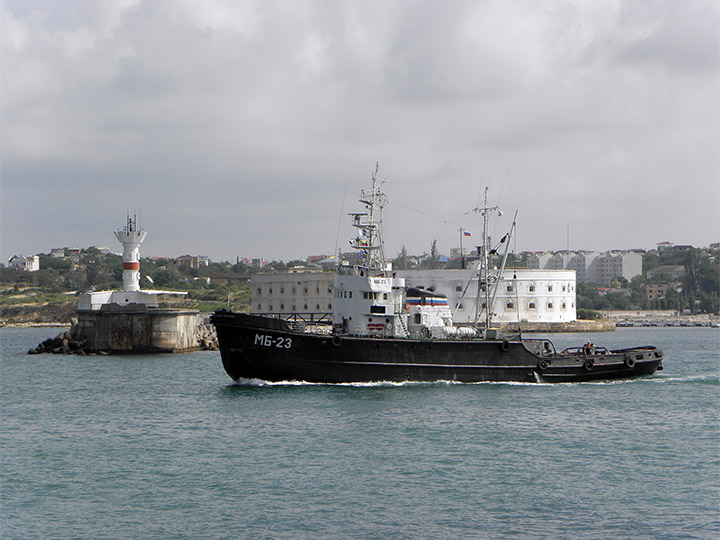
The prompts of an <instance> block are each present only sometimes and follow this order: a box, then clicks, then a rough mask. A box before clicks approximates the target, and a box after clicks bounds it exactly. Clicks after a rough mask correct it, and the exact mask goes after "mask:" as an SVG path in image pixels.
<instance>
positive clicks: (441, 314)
mask: <svg viewBox="0 0 720 540" xmlns="http://www.w3.org/2000/svg"><path fill="white" fill-rule="evenodd" d="M381 186H382V184H380V185H378V181H377V168H376V170H375V174H373V175H372V185H371V188H370V189H363V190H361V192H360V198H359V201H360V203H362V204H363V205H364V206H365V211H364V212H359V213H352V214H350V216H351V218H352V224H353V226H354V227H355V228H356V229H357V236H356V238H355V239H354V240H352V241H351V245H352V247H353V248H355V249H357V250H359V251H360V254H361V261H362V263H361V264H357V265H349V264H342V265H339V266H338V268H337V274H336V278H335V294H334V301H333V325H332V333H331V334H328V333H317V332H301V331H294V330H292V329H291V328H290V326H289V325H288V323H287V322H286V321H284V320H282V319H278V318H272V317H265V316H258V315H248V314H245V313H236V312H232V311H227V310H220V311H216V312H215V313H214V314H213V315H212V317H211V319H210V321H211V323H212V324H213V325H214V326H215V328H216V330H217V337H218V343H219V348H220V354H221V357H222V362H223V366H224V367H225V371H226V372H227V373H228V375H230V377H232V379H234V380H235V381H239V380H241V379H260V380H264V381H269V382H282V381H305V382H311V383H354V382H385V381H387V382H405V381H418V382H432V381H458V382H467V383H472V382H482V381H497V382H529V383H531V382H537V383H550V382H582V381H594V380H602V379H621V378H629V377H637V376H641V375H650V374H652V373H654V372H655V371H656V370H661V369H662V359H663V353H662V351H660V350H659V349H657V348H656V347H653V346H645V347H632V348H627V349H617V350H608V349H605V348H599V347H598V348H596V347H575V348H570V349H565V350H563V351H557V350H556V349H555V347H554V345H553V344H552V342H551V341H550V340H547V339H523V338H522V337H521V336H520V335H512V336H510V335H503V334H502V333H501V332H500V330H499V329H496V328H492V326H491V324H492V321H491V319H492V309H487V308H484V309H483V310H482V311H481V313H480V314H481V315H483V314H484V321H478V322H476V324H475V325H474V326H456V325H454V324H453V318H452V312H451V310H450V307H449V306H448V301H447V298H446V297H445V296H443V295H440V294H436V293H434V292H432V291H428V290H425V289H418V288H406V287H405V280H404V278H398V277H395V276H394V274H393V272H392V267H391V264H390V263H387V262H386V261H385V258H384V254H383V239H382V230H381V227H380V225H381V223H382V209H383V207H384V206H385V205H386V203H387V198H386V196H385V194H384V193H383V192H382V191H381ZM476 210H477V211H479V212H480V213H481V215H482V216H483V224H484V227H483V229H484V230H483V242H484V245H483V248H482V253H481V255H482V256H481V258H480V269H479V272H478V279H480V285H481V286H480V287H479V290H481V291H483V293H484V294H485V297H486V298H485V299H486V302H485V303H484V305H485V306H490V307H491V308H492V306H493V304H494V299H495V294H496V292H497V286H498V285H499V283H500V276H501V275H502V269H503V268H504V266H505V261H506V260H507V246H509V244H510V242H509V241H508V242H507V244H506V247H505V255H504V257H503V259H502V268H501V269H500V270H499V271H497V270H495V271H492V272H491V271H490V270H489V263H490V260H489V257H490V255H491V254H492V253H493V251H490V246H489V239H488V236H487V224H488V216H489V215H490V214H491V213H492V212H494V211H497V210H498V208H497V207H489V206H488V204H487V190H486V195H485V204H484V206H483V207H481V208H478V209H476ZM516 218H517V214H516ZM514 228H515V222H513V225H512V228H511V230H510V233H508V235H506V238H509V235H511V234H512V232H513V231H514ZM493 286H494V290H493V292H492V294H491V289H493Z"/></svg>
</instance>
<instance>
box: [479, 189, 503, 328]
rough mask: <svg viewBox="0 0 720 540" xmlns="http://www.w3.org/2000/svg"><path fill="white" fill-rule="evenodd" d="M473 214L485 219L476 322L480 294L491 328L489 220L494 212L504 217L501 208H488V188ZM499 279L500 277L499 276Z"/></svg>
mask: <svg viewBox="0 0 720 540" xmlns="http://www.w3.org/2000/svg"><path fill="white" fill-rule="evenodd" d="M471 212H476V213H479V214H480V215H481V216H482V218H483V229H482V231H483V232H482V246H478V247H480V249H481V253H480V260H481V268H480V273H479V274H478V294H477V298H476V300H475V321H476V322H477V321H478V319H479V318H480V313H481V312H482V310H481V309H480V307H479V303H480V294H481V293H482V294H483V296H484V300H485V307H484V308H483V309H484V310H485V328H486V329H487V328H490V320H491V318H492V306H491V304H490V283H489V278H490V272H489V268H490V237H489V236H488V218H489V216H490V214H492V213H493V212H497V213H498V215H499V216H502V212H501V211H500V207H499V206H488V188H487V186H486V187H485V199H484V201H483V205H482V206H480V207H477V208H473V209H472V210H471ZM498 279H499V276H498Z"/></svg>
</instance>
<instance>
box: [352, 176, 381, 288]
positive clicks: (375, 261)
mask: <svg viewBox="0 0 720 540" xmlns="http://www.w3.org/2000/svg"><path fill="white" fill-rule="evenodd" d="M379 166H380V165H379V163H378V164H376V165H375V172H374V173H373V175H372V187H371V188H370V189H362V190H360V198H359V200H360V202H361V203H363V204H364V205H365V208H366V212H361V213H351V214H349V215H350V216H352V218H353V222H352V224H353V227H355V228H356V229H357V230H358V233H357V237H356V238H355V239H354V240H351V241H350V245H351V246H352V247H353V248H355V249H357V250H359V251H360V257H361V258H362V260H363V264H361V265H360V266H364V267H365V268H367V270H368V271H369V272H377V273H379V274H383V273H384V272H385V267H386V264H385V253H384V251H383V241H382V209H383V208H384V207H385V205H386V204H387V197H386V196H385V194H384V193H383V192H382V191H380V187H381V186H382V184H384V182H380V184H379V185H378V182H377V173H378V169H379Z"/></svg>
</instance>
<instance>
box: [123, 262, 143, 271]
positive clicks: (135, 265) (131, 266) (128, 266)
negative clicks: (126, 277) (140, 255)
mask: <svg viewBox="0 0 720 540" xmlns="http://www.w3.org/2000/svg"><path fill="white" fill-rule="evenodd" d="M123 270H140V263H139V262H124V263H123Z"/></svg>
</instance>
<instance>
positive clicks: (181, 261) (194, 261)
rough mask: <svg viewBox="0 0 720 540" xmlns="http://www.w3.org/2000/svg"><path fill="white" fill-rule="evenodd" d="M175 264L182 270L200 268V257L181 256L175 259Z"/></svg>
mask: <svg viewBox="0 0 720 540" xmlns="http://www.w3.org/2000/svg"><path fill="white" fill-rule="evenodd" d="M173 264H174V265H175V266H179V267H180V268H200V257H199V256H195V257H193V256H192V255H180V256H179V257H175V259H173Z"/></svg>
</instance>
